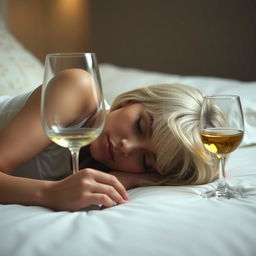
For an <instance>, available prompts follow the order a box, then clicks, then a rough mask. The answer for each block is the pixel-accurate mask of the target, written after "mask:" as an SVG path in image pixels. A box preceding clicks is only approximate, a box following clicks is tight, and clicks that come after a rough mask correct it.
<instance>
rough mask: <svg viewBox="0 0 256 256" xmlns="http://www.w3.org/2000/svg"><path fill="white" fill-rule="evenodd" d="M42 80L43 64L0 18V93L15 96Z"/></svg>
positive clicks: (35, 85)
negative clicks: (12, 33)
mask: <svg viewBox="0 0 256 256" xmlns="http://www.w3.org/2000/svg"><path fill="white" fill-rule="evenodd" d="M42 81H43V65H42V64H41V63H40V62H39V60H37V59H36V58H35V57H34V56H33V55H32V54H31V53H30V52H28V51H27V50H26V49H25V48H24V47H23V46H22V45H21V44H20V43H19V42H18V41H17V40H16V39H15V38H14V36H12V35H11V33H10V32H9V31H8V29H7V28H6V25H5V22H4V21H3V20H1V19H0V95H10V96H15V95H17V94H20V93H23V92H26V91H29V90H31V89H33V88H35V87H37V86H38V85H40V84H41V83H42Z"/></svg>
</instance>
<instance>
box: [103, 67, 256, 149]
mask: <svg viewBox="0 0 256 256" xmlns="http://www.w3.org/2000/svg"><path fill="white" fill-rule="evenodd" d="M100 73H101V78H102V84H103V90H104V94H105V98H106V100H107V101H108V102H109V103H111V102H112V101H113V99H114V98H115V97H116V96H117V95H118V94H120V93H122V92H125V91H128V90H132V89H135V88H138V87H143V86H147V85H152V84H161V83H181V84H185V85H190V86H192V87H195V88H198V89H200V90H201V91H202V92H204V94H206V95H212V94H236V95H239V96H240V97H241V102H242V107H243V112H244V118H245V136H244V139H243V143H242V145H251V144H256V81H254V82H241V81H238V80H232V79H224V78H215V77H199V76H179V75H171V74H164V73H158V72H149V71H143V70H138V69H132V68H121V67H117V66H114V65H111V64H101V65H100Z"/></svg>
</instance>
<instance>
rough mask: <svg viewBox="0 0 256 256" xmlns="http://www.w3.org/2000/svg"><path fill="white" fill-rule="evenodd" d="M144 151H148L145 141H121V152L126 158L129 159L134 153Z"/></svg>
mask: <svg viewBox="0 0 256 256" xmlns="http://www.w3.org/2000/svg"><path fill="white" fill-rule="evenodd" d="M143 149H146V142H144V141H139V140H128V139H121V141H120V151H121V153H122V154H123V155H124V156H125V157H128V156H129V155H130V154H132V153H133V152H137V151H138V150H143Z"/></svg>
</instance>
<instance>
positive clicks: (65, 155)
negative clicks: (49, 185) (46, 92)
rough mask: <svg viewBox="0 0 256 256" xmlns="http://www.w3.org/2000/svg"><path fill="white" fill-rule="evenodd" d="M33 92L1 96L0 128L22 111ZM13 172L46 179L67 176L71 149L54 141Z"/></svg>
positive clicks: (69, 170) (69, 167)
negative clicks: (14, 95)
mask: <svg viewBox="0 0 256 256" xmlns="http://www.w3.org/2000/svg"><path fill="white" fill-rule="evenodd" d="M31 93H32V92H28V93H24V94H21V95H18V96H16V97H10V96H0V129H2V128H3V127H5V125H7V124H8V122H9V121H10V120H11V119H12V118H13V117H14V116H15V115H16V114H17V113H18V112H19V111H20V109H21V108H22V107H23V106H24V104H25V103H26V101H27V100H28V98H29V96H30V95H31ZM10 150H11V149H10ZM11 174H12V175H14V176H19V177H27V178H34V179H44V180H58V179H61V178H63V177H66V176H68V175H70V174H71V166H70V153H69V150H68V149H66V148H62V147H60V146H58V145H56V144H55V143H52V144H50V145H49V146H48V147H47V148H45V149H44V150H43V151H42V152H41V153H39V154H38V155H37V156H36V157H34V158H33V159H31V160H30V161H28V162H27V163H25V164H23V165H21V166H19V167H18V168H17V169H15V170H13V171H12V173H11Z"/></svg>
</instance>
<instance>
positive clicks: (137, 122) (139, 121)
mask: <svg viewBox="0 0 256 256" xmlns="http://www.w3.org/2000/svg"><path fill="white" fill-rule="evenodd" d="M136 130H137V131H138V132H139V134H140V135H143V131H142V127H141V117H140V118H138V120H137V121H136Z"/></svg>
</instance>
